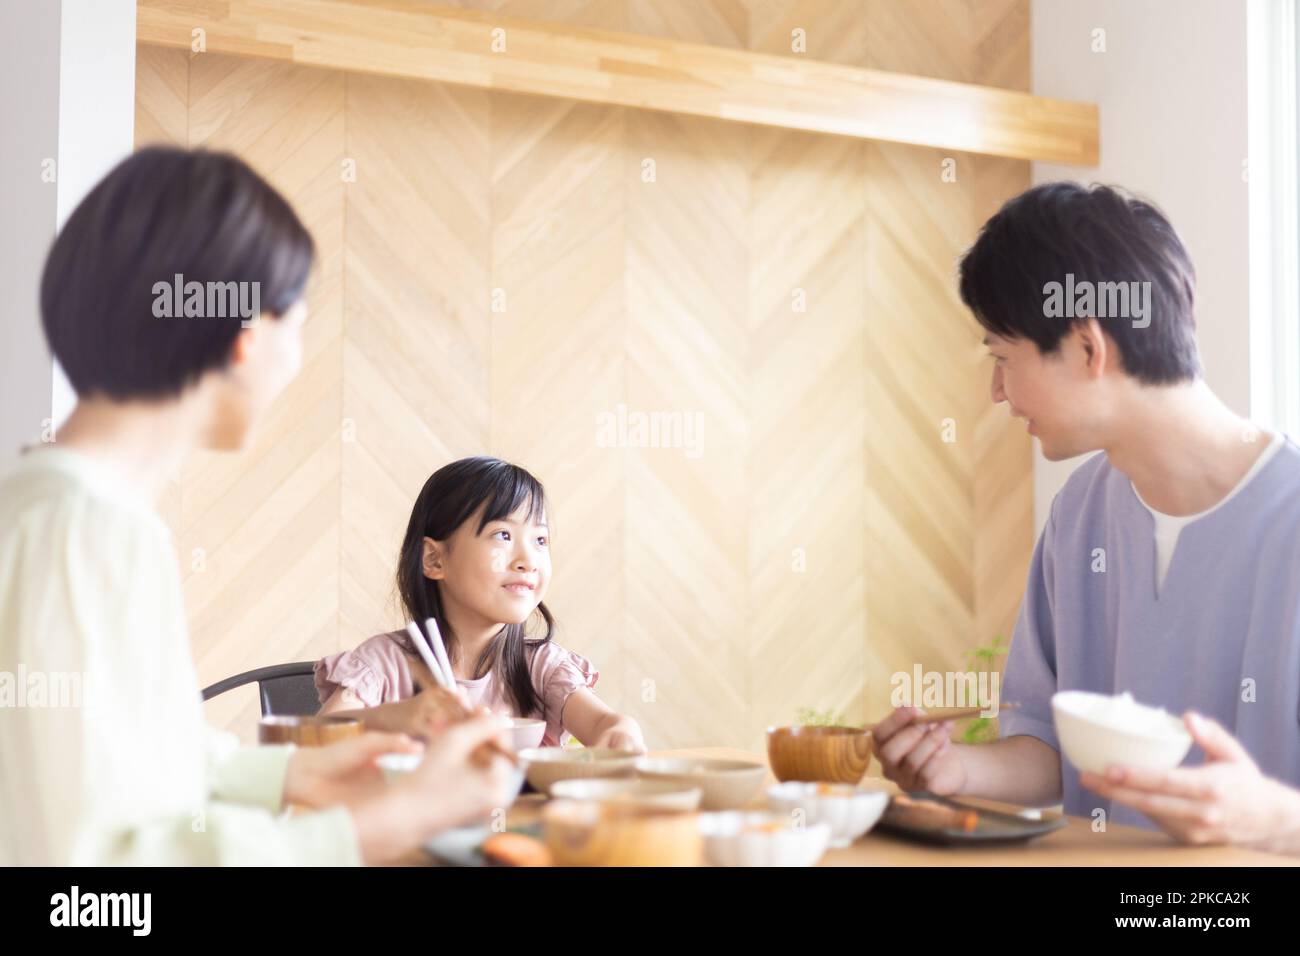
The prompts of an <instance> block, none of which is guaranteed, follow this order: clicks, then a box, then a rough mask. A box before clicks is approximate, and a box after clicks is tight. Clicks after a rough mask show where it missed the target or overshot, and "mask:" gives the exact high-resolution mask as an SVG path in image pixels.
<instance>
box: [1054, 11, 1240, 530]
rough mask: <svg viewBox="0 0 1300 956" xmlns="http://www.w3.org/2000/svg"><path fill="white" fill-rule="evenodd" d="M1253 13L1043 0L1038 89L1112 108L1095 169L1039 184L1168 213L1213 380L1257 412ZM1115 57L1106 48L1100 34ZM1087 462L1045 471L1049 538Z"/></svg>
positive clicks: (1060, 172)
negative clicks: (1132, 200) (1253, 367)
mask: <svg viewBox="0 0 1300 956" xmlns="http://www.w3.org/2000/svg"><path fill="white" fill-rule="evenodd" d="M1246 10H1247V6H1246V4H1245V3H1240V2H1236V0H1229V2H1224V0H1086V2H1080V0H1033V9H1032V18H1033V20H1032V32H1031V45H1030V49H1031V54H1032V57H1033V92H1035V93H1037V94H1039V95H1041V96H1054V97H1060V98H1063V99H1068V100H1086V101H1088V102H1093V103H1096V104H1098V106H1099V107H1100V110H1101V164H1100V165H1099V166H1097V167H1096V168H1095V169H1084V168H1079V167H1070V166H1056V165H1052V164H1049V163H1035V164H1034V182H1036V183H1038V182H1047V181H1050V180H1054V179H1075V180H1079V181H1081V182H1103V183H1109V184H1112V185H1119V186H1124V187H1126V188H1128V189H1130V190H1133V191H1134V192H1136V193H1138V194H1140V195H1142V196H1144V197H1146V198H1147V199H1150V200H1152V201H1153V202H1155V203H1156V205H1158V206H1159V207H1160V208H1161V209H1162V210H1163V211H1164V213H1165V215H1167V216H1168V217H1169V218H1170V220H1171V221H1172V222H1173V224H1174V227H1175V228H1176V229H1177V230H1178V233H1179V235H1180V236H1181V237H1182V239H1183V242H1185V243H1186V244H1187V247H1188V249H1189V250H1190V252H1191V255H1192V260H1193V262H1195V263H1196V270H1197V289H1196V303H1197V305H1196V319H1197V338H1198V342H1199V345H1200V351H1201V359H1202V362H1203V363H1204V365H1205V374H1206V380H1207V381H1208V382H1209V384H1210V387H1211V388H1213V389H1214V390H1215V392H1217V393H1218V394H1219V396H1220V397H1221V398H1223V400H1224V401H1225V402H1227V403H1228V405H1230V406H1231V407H1232V408H1233V409H1234V410H1236V411H1238V412H1240V413H1241V414H1249V413H1250V412H1251V407H1250V399H1251V388H1250V384H1251V383H1250V334H1249V332H1250V329H1249V321H1248V305H1249V292H1250V274H1249V257H1248V238H1249V219H1248V213H1249V195H1248V186H1247V183H1246V180H1245V178H1244V177H1243V175H1242V172H1243V166H1242V164H1243V162H1244V161H1245V159H1246V155H1247V121H1246V120H1247V97H1246V76H1247V73H1246ZM1098 29H1100V30H1104V31H1105V52H1104V53H1103V52H1093V49H1092V47H1093V42H1094V30H1098ZM1080 460H1081V459H1075V460H1072V461H1069V462H1048V461H1046V460H1045V459H1043V457H1042V456H1041V454H1037V455H1036V462H1035V465H1036V467H1035V476H1034V485H1035V514H1036V517H1037V519H1038V525H1039V527H1040V528H1041V527H1042V524H1043V522H1044V521H1045V520H1046V517H1047V509H1048V507H1049V506H1050V505H1051V500H1052V497H1053V496H1054V495H1055V494H1056V492H1057V490H1058V489H1059V488H1060V487H1061V485H1062V484H1063V483H1064V481H1065V479H1066V478H1067V477H1068V475H1069V473H1070V471H1071V470H1072V469H1073V468H1074V467H1075V466H1076V465H1077V464H1078V463H1079V461H1080Z"/></svg>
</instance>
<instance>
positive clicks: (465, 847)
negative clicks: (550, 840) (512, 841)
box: [424, 823, 542, 866]
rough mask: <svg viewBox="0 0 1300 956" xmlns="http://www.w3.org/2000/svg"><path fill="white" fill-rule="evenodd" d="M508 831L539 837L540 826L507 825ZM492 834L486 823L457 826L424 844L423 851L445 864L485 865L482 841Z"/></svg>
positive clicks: (537, 824)
mask: <svg viewBox="0 0 1300 956" xmlns="http://www.w3.org/2000/svg"><path fill="white" fill-rule="evenodd" d="M507 830H508V832H510V833H524V834H527V835H528V836H532V837H540V836H541V834H542V827H541V824H539V823H534V824H529V825H527V826H522V827H508V828H507ZM491 835H492V828H491V827H490V826H488V825H487V824H476V825H474V826H468V827H457V828H456V829H454V830H444V831H443V832H442V833H440V834H438V836H436V837H434V838H433V839H432V840H430V841H429V842H428V843H426V844H425V845H424V849H425V852H427V853H428V854H429V855H430V856H432V857H434V858H435V859H437V860H439V861H441V862H442V863H445V864H446V865H447V866H487V865H488V862H487V860H486V859H485V858H484V857H483V842H484V841H485V840H486V839H487V838H488V837H490V836H491Z"/></svg>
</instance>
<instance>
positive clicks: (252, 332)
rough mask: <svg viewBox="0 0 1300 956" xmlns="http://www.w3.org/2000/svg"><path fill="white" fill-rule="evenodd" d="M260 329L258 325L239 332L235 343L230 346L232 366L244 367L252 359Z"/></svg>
mask: <svg viewBox="0 0 1300 956" xmlns="http://www.w3.org/2000/svg"><path fill="white" fill-rule="evenodd" d="M257 336H258V329H257V325H256V323H254V324H253V325H250V326H247V327H245V328H243V329H240V330H239V334H238V335H237V336H235V341H234V342H232V343H231V345H230V364H231V365H232V366H238V365H243V364H244V363H245V362H247V361H248V360H249V358H251V357H252V354H253V349H254V348H255V347H256V346H257Z"/></svg>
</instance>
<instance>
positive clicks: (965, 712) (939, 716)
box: [866, 701, 1020, 730]
mask: <svg viewBox="0 0 1300 956" xmlns="http://www.w3.org/2000/svg"><path fill="white" fill-rule="evenodd" d="M1019 706H1020V704H1019V703H1018V702H1016V701H1008V702H1007V703H1005V704H998V713H1001V712H1002V711H1004V710H1015V709H1016V708H1017V707H1019ZM987 709H988V708H986V707H965V708H962V709H961V710H934V711H931V712H930V713H928V714H923V715H922V716H920V717H917V718H916V719H915V720H913V721H912V722H911V723H910V724H908V726H909V727H915V726H917V725H918V724H940V723H943V722H944V721H945V720H964V719H965V718H967V717H978V716H980V715H981V714H982V713H984V711H985V710H987ZM866 729H867V730H874V729H875V724H872V725H870V726H868V727H867V728H866Z"/></svg>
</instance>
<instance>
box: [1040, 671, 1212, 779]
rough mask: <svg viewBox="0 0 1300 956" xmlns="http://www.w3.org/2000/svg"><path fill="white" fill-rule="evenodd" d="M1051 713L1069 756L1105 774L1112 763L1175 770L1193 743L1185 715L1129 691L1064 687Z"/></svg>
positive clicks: (1087, 768) (1083, 766)
mask: <svg viewBox="0 0 1300 956" xmlns="http://www.w3.org/2000/svg"><path fill="white" fill-rule="evenodd" d="M1135 708H1138V709H1136V710H1135ZM1108 710H1109V713H1108V712H1107V711H1108ZM1052 716H1053V717H1054V718H1055V720H1056V734H1057V737H1058V738H1059V739H1060V741H1061V750H1062V751H1063V752H1064V753H1065V756H1066V757H1068V758H1069V760H1070V763H1072V764H1074V765H1075V766H1076V767H1077V768H1078V769H1079V770H1085V771H1091V772H1092V773H1098V774H1104V773H1105V772H1106V769H1107V768H1108V767H1111V766H1113V765H1120V766H1125V767H1142V768H1144V769H1147V770H1172V769H1173V768H1174V767H1177V766H1178V765H1179V764H1180V763H1182V762H1183V758H1184V757H1186V756H1187V751H1188V750H1190V749H1191V746H1192V735H1191V734H1189V733H1188V732H1187V728H1186V727H1184V726H1183V722H1182V720H1181V719H1180V718H1178V717H1175V716H1174V715H1173V714H1169V713H1166V712H1165V711H1163V710H1160V709H1158V708H1155V707H1146V706H1144V705H1142V704H1137V703H1134V702H1133V701H1132V698H1131V697H1130V698H1127V700H1126V699H1125V697H1124V695H1121V696H1120V697H1111V696H1110V695H1108V694H1093V693H1089V692H1088V691H1082V690H1066V691H1060V692H1058V693H1056V694H1054V695H1052ZM1135 717H1136V718H1137V719H1133V718H1135ZM1126 720H1128V721H1130V724H1129V726H1127V727H1126V726H1124V723H1125V721H1126Z"/></svg>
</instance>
